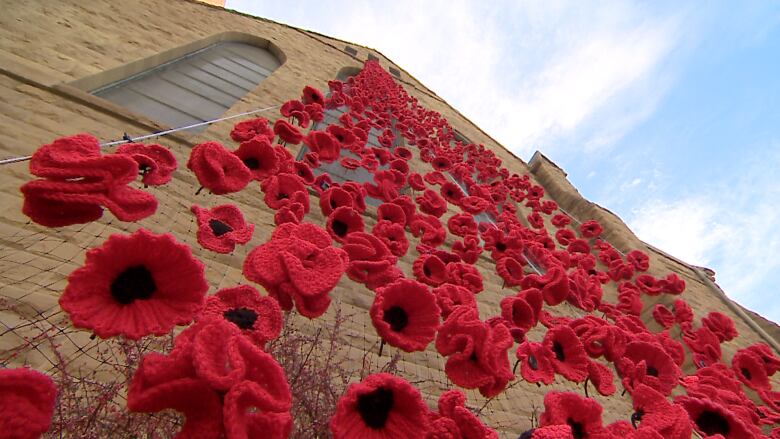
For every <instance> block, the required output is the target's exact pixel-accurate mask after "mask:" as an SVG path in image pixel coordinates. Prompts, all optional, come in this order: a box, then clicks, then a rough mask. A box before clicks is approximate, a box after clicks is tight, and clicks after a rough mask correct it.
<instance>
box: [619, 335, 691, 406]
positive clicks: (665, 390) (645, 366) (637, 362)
mask: <svg viewBox="0 0 780 439" xmlns="http://www.w3.org/2000/svg"><path fill="white" fill-rule="evenodd" d="M615 366H616V368H617V370H618V372H619V373H620V375H621V376H622V378H623V386H624V387H625V388H626V389H628V390H629V391H630V390H631V389H633V388H634V387H636V386H637V385H639V384H645V385H647V386H650V387H652V388H653V389H655V390H657V391H659V392H661V393H662V394H664V395H670V394H671V393H672V389H674V387H676V386H677V380H678V379H679V378H680V375H681V374H682V372H681V371H680V368H679V367H678V366H677V364H675V362H674V360H673V359H672V357H671V356H669V354H668V353H667V352H666V351H665V350H664V349H663V347H661V346H660V345H657V344H653V343H649V342H646V341H632V342H631V343H629V344H628V345H627V346H626V351H625V353H624V354H623V357H621V358H620V359H619V360H617V361H616V362H615Z"/></svg>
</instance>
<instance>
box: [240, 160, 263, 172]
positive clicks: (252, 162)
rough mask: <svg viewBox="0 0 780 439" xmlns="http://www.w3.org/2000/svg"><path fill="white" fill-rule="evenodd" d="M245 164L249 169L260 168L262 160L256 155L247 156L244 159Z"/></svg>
mask: <svg viewBox="0 0 780 439" xmlns="http://www.w3.org/2000/svg"><path fill="white" fill-rule="evenodd" d="M243 162H244V164H245V165H246V167H247V168H249V169H253V170H254V169H260V160H258V159H257V158H256V157H247V158H245V159H244V160H243Z"/></svg>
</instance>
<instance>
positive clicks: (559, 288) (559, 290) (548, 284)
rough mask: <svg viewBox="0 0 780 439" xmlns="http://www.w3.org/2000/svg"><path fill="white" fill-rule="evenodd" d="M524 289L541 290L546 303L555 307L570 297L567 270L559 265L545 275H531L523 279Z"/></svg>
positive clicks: (552, 267)
mask: <svg viewBox="0 0 780 439" xmlns="http://www.w3.org/2000/svg"><path fill="white" fill-rule="evenodd" d="M521 285H522V287H523V289H526V288H539V289H541V290H542V296H543V297H544V301H545V303H547V304H548V305H550V306H555V305H557V304H559V303H561V302H563V301H564V300H566V298H568V297H569V278H568V277H567V276H566V270H564V269H563V268H562V267H560V266H558V265H553V266H551V267H550V268H549V269H548V270H547V273H545V274H544V275H537V274H529V275H528V276H526V277H525V278H523V280H522V282H521Z"/></svg>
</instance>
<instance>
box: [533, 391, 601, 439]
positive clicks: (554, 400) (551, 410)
mask: <svg viewBox="0 0 780 439" xmlns="http://www.w3.org/2000/svg"><path fill="white" fill-rule="evenodd" d="M601 412H602V408H601V405H600V404H599V403H598V402H596V400H595V399H591V398H583V397H582V396H580V395H578V394H576V393H572V392H549V393H547V394H546V395H545V396H544V412H543V413H542V415H541V416H540V417H539V422H540V424H541V425H542V426H548V425H568V426H569V427H571V430H572V434H573V437H575V438H591V437H592V438H597V437H601V436H599V435H600V434H603V431H604V427H603V425H602V423H601Z"/></svg>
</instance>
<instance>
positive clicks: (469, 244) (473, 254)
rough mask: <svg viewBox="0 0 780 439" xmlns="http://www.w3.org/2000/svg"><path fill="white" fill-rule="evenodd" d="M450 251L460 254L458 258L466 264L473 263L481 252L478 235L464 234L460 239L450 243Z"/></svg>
mask: <svg viewBox="0 0 780 439" xmlns="http://www.w3.org/2000/svg"><path fill="white" fill-rule="evenodd" d="M452 252H453V253H455V254H456V255H458V256H460V259H461V260H462V261H463V262H465V263H467V264H474V263H476V262H477V259H479V255H481V254H482V246H480V240H479V237H477V236H476V235H466V236H465V237H464V238H463V239H462V240H460V241H455V242H454V243H453V244H452Z"/></svg>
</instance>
